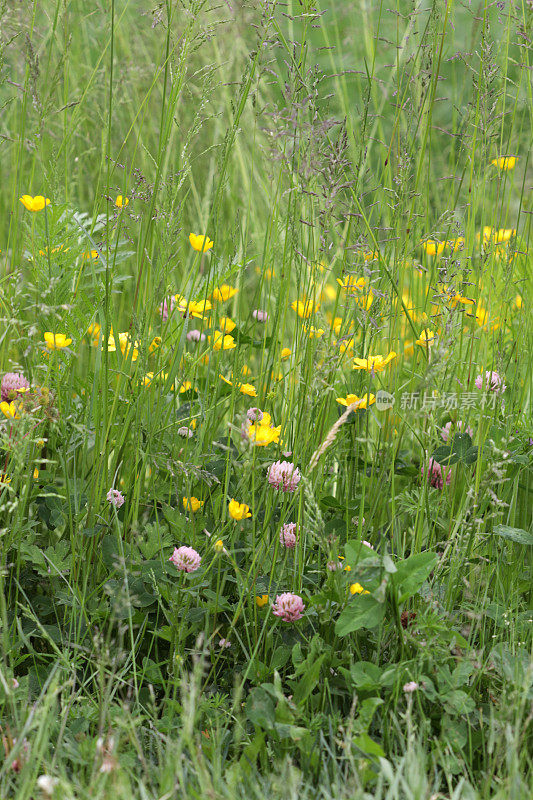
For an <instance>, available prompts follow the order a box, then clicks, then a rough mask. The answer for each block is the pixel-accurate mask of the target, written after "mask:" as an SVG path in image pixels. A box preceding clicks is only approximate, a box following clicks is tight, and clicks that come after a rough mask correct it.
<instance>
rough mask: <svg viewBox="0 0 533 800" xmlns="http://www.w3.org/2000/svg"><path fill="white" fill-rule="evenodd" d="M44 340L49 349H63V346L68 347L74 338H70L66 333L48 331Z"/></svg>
mask: <svg viewBox="0 0 533 800" xmlns="http://www.w3.org/2000/svg"><path fill="white" fill-rule="evenodd" d="M44 340H45V342H46V346H47V348H48V349H49V350H61V349H62V348H63V347H68V346H69V344H72V339H68V338H67V337H66V336H65V334H64V333H51V332H50V331H46V333H45V334H44Z"/></svg>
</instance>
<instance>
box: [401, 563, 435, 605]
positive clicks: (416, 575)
mask: <svg viewBox="0 0 533 800" xmlns="http://www.w3.org/2000/svg"><path fill="white" fill-rule="evenodd" d="M437 560H438V556H437V554H436V553H431V552H429V551H424V552H423V553H414V554H413V555H412V556H409V558H406V559H405V561H401V562H400V563H399V564H397V565H396V566H397V568H398V571H397V572H396V573H395V574H394V575H392V582H393V584H394V585H395V586H396V588H397V590H398V595H399V596H398V601H399V602H400V603H403V602H405V600H407V599H408V598H409V597H413V595H415V594H416V593H417V592H418V590H419V589H420V588H421V586H422V584H423V583H424V582H425V581H426V580H427V579H428V577H429V575H430V573H431V571H432V570H433V569H434V567H435V564H436V563H437Z"/></svg>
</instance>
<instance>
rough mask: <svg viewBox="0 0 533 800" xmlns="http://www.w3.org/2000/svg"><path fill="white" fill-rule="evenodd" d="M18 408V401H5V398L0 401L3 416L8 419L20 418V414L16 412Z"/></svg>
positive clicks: (19, 408)
mask: <svg viewBox="0 0 533 800" xmlns="http://www.w3.org/2000/svg"><path fill="white" fill-rule="evenodd" d="M20 410H21V407H20V403H15V402H14V400H12V401H11V402H10V403H7V402H6V401H5V400H4V401H3V402H2V403H0V411H1V412H2V414H3V415H4V417H7V418H8V419H20V414H19V413H18V412H19V411H20Z"/></svg>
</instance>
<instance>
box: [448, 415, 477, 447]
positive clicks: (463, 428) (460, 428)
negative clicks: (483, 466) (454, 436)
mask: <svg viewBox="0 0 533 800" xmlns="http://www.w3.org/2000/svg"><path fill="white" fill-rule="evenodd" d="M452 428H453V422H447V423H446V425H444V427H443V428H441V431H440V435H441V436H442V439H443V441H445V442H447V441H448V439H449V438H450V433H451V432H452ZM455 428H456V429H457V430H458V431H459V432H461V433H468V435H469V436H473V435H474V431H473V430H472V428H471V427H470V425H465V423H464V422H462V421H461V420H458V421H457V422H456V423H455Z"/></svg>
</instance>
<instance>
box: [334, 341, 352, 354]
mask: <svg viewBox="0 0 533 800" xmlns="http://www.w3.org/2000/svg"><path fill="white" fill-rule="evenodd" d="M337 346H338V348H339V352H340V354H341V355H345V354H346V353H348V355H350V354H351V353H353V350H354V347H355V341H354V339H353V338H352V339H341V340H340V341H339V342H337Z"/></svg>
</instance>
